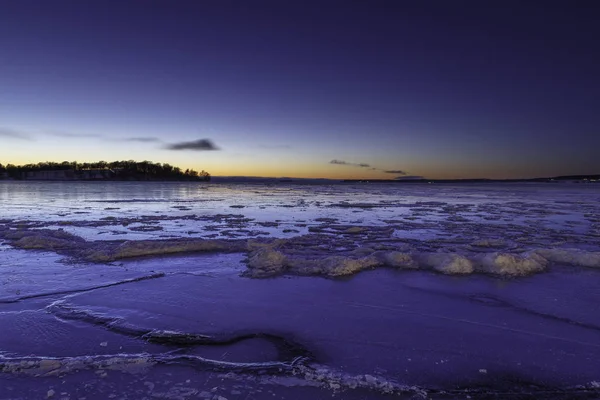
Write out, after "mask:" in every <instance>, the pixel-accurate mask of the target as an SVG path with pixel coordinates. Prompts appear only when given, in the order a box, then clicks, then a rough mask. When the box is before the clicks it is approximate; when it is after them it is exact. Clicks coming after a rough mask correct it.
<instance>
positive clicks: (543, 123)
mask: <svg viewBox="0 0 600 400" xmlns="http://www.w3.org/2000/svg"><path fill="white" fill-rule="evenodd" d="M0 10H1V12H0V163H4V164H6V163H8V162H12V163H24V162H37V161H44V160H51V161H63V160H78V161H94V160H100V159H103V160H114V159H135V160H140V161H141V160H144V159H148V160H152V161H157V162H169V163H171V164H175V165H179V166H181V167H184V168H186V167H191V168H196V169H205V170H207V171H209V172H211V173H212V174H213V175H262V176H297V177H337V178H365V177H370V178H395V177H396V176H401V175H402V174H406V175H411V176H412V175H417V176H426V177H430V178H451V177H459V178H465V177H474V178H477V177H490V178H506V177H534V176H550V175H566V174H591V173H600V157H598V155H597V154H598V152H599V150H598V149H600V132H599V129H598V127H599V126H600V111H599V110H600V74H599V73H598V68H599V67H598V65H600V50H599V48H600V45H599V44H598V38H600V24H598V23H597V21H599V20H600V6H598V5H597V4H596V3H595V2H583V1H581V2H579V1H576V2H556V3H555V2H551V1H539V2H535V1H516V2H511V1H426V0H423V1H412V2H409V1H318V2H316V1H315V2H310V1H270V2H265V1H251V0H243V1H242V0H240V1H227V0H214V1H209V0H207V1H204V0H198V1H183V0H178V1H167V0H165V1H127V0H119V1H93V0H88V1H60V0H52V1H42V0H38V1H30V0H18V1H14V0H0ZM200 139H209V141H210V142H212V144H214V146H215V147H217V148H218V149H217V150H212V151H207V150H210V146H208V147H207V146H203V145H202V143H204V142H197V141H198V140H200ZM186 143H187V144H190V143H196V145H190V146H186ZM198 143H200V145H198ZM332 160H337V161H341V162H334V163H332V162H331V161H332ZM367 164H368V166H366V165H367ZM398 171H399V172H401V173H402V174H399V173H398Z"/></svg>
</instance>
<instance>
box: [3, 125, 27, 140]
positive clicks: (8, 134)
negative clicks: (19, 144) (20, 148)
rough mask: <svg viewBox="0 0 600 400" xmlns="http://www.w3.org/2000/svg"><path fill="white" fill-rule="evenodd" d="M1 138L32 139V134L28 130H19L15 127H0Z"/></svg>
mask: <svg viewBox="0 0 600 400" xmlns="http://www.w3.org/2000/svg"><path fill="white" fill-rule="evenodd" d="M0 138H6V139H18V140H32V138H31V136H30V135H29V134H28V133H26V132H22V131H17V130H15V129H10V128H3V127H0Z"/></svg>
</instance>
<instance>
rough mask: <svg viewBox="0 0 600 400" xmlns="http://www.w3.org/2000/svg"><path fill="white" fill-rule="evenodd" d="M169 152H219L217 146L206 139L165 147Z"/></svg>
mask: <svg viewBox="0 0 600 400" xmlns="http://www.w3.org/2000/svg"><path fill="white" fill-rule="evenodd" d="M166 148H167V149H169V150H195V151H206V150H219V148H218V147H217V146H215V145H214V144H213V142H211V141H210V140H208V139H199V140H195V141H192V142H180V143H173V144H170V145H167V146H166Z"/></svg>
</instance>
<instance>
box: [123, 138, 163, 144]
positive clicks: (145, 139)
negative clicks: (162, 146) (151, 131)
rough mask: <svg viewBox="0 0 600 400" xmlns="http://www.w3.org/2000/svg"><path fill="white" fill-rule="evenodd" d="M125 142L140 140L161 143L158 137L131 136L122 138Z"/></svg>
mask: <svg viewBox="0 0 600 400" xmlns="http://www.w3.org/2000/svg"><path fill="white" fill-rule="evenodd" d="M122 140H123V141H124V142H138V143H160V142H162V140H160V139H159V138H157V137H130V138H125V139H122Z"/></svg>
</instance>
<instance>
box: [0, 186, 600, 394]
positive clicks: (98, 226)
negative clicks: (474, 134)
mask: <svg viewBox="0 0 600 400" xmlns="http://www.w3.org/2000/svg"><path fill="white" fill-rule="evenodd" d="M598 304H600V185H595V184H568V183H557V184H549V183H548V184H542V183H540V184H536V183H521V184H516V183H513V184H479V185H475V184H463V185H451V184H433V185H427V184H345V183H337V184H318V185H314V184H294V183H276V184H275V183H263V184H259V183H254V184H222V183H213V184H202V183H201V184H198V183H175V182H173V183H151V182H69V183H66V182H44V183H41V182H0V371H2V372H1V373H0V399H20V398H45V397H49V398H69V399H78V398H84V397H85V398H86V399H96V398H98V399H106V398H123V399H137V398H149V399H150V398H166V399H188V398H189V399H195V398H206V399H222V398H225V399H267V398H269V399H270V398H286V399H307V398H311V399H325V398H331V397H332V396H335V397H338V398H343V399H379V398H381V399H385V398H407V399H410V398H420V397H423V398H439V399H454V398H469V396H471V398H478V399H479V398H505V397H506V396H510V398H518V399H521V398H523V399H529V398H531V399H534V398H535V399H539V398H548V399H555V398H565V399H566V398H569V399H573V398H581V399H593V398H598V396H600V361H599V360H600V308H599V306H598ZM503 396H504V397H503Z"/></svg>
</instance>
